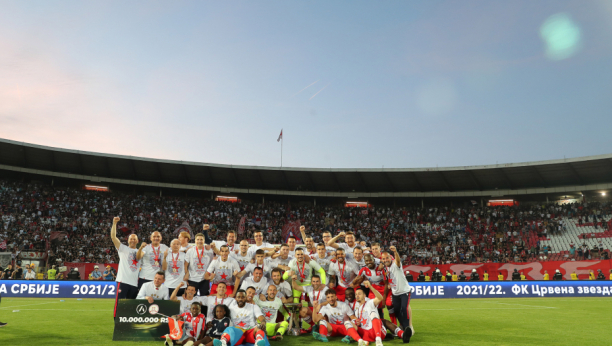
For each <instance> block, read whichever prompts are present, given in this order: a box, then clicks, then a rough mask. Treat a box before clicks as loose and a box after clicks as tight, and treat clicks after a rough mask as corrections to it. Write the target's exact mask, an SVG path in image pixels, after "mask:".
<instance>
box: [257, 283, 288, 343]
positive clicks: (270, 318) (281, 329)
mask: <svg viewBox="0 0 612 346" xmlns="http://www.w3.org/2000/svg"><path fill="white" fill-rule="evenodd" d="M266 293H267V296H264V295H263V294H260V295H259V296H255V297H254V298H253V301H254V302H255V303H256V304H257V306H259V308H260V309H261V312H262V313H263V315H264V318H265V319H266V334H267V335H268V336H270V337H271V338H270V340H274V341H281V340H283V335H284V334H285V332H286V331H287V327H289V323H287V321H286V319H287V318H288V317H289V313H288V312H287V310H285V308H284V307H283V301H282V300H281V299H280V298H278V297H277V296H276V286H272V285H270V286H268V290H267V292H266ZM279 311H280V313H281V314H283V316H284V320H283V321H282V322H279V323H276V317H277V315H278V312H279Z"/></svg>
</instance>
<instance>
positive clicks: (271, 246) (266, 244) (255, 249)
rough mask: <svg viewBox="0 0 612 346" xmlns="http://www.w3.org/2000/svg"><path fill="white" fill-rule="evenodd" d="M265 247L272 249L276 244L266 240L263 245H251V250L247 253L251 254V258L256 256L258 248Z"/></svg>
mask: <svg viewBox="0 0 612 346" xmlns="http://www.w3.org/2000/svg"><path fill="white" fill-rule="evenodd" d="M264 248H270V249H272V248H274V245H272V244H270V243H268V242H265V241H264V242H263V243H261V245H253V246H251V247H249V250H248V251H247V254H248V255H249V256H251V258H255V252H256V251H257V250H259V249H264ZM264 251H265V250H264Z"/></svg>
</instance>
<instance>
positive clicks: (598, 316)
mask: <svg viewBox="0 0 612 346" xmlns="http://www.w3.org/2000/svg"><path fill="white" fill-rule="evenodd" d="M113 303H114V302H113V300H110V299H84V300H79V301H78V300H76V299H65V301H63V302H60V299H55V298H52V299H51V298H50V299H43V298H4V299H2V305H1V306H0V321H2V322H8V326H6V327H4V328H0V344H2V345H44V346H51V345H115V346H120V345H128V344H134V342H113V341H112V336H113V317H112V314H113ZM411 305H412V309H413V315H414V316H413V317H414V328H415V332H416V334H415V336H414V337H413V338H412V340H411V342H410V344H413V345H441V344H451V345H469V346H477V345H572V346H575V345H610V344H612V341H611V340H610V338H611V336H612V332H610V321H612V319H611V318H610V312H611V311H612V298H542V299H538V298H507V299H414V300H412V301H411ZM13 310H19V311H18V312H13ZM139 344H141V345H160V344H161V340H160V341H159V342H148V343H139ZM275 344H278V345H281V344H282V345H288V346H294V345H300V346H308V345H314V344H320V342H318V341H315V340H314V339H313V338H312V337H311V336H300V337H292V336H287V337H285V340H283V341H282V342H279V343H274V342H273V343H272V345H273V346H274V345H275ZM401 344H402V341H401V340H399V339H396V340H393V341H388V342H385V345H401ZM329 345H330V346H332V345H344V344H343V343H341V342H340V339H339V338H332V339H331V340H330V342H329ZM353 345H356V343H353Z"/></svg>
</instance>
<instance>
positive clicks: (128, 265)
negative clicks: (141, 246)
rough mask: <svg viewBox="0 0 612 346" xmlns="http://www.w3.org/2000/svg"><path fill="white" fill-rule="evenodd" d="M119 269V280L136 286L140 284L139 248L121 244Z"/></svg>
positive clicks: (118, 250)
mask: <svg viewBox="0 0 612 346" xmlns="http://www.w3.org/2000/svg"><path fill="white" fill-rule="evenodd" d="M117 252H118V253H119V270H118V271H117V280H116V281H117V282H122V283H124V284H127V285H132V286H134V287H137V286H138V269H139V268H140V262H141V261H138V260H136V253H137V252H138V249H131V248H130V247H129V246H126V245H124V244H121V245H119V249H117Z"/></svg>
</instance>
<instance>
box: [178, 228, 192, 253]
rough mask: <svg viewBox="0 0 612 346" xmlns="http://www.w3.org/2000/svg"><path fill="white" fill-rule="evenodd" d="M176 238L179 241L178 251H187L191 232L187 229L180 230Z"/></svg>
mask: <svg viewBox="0 0 612 346" xmlns="http://www.w3.org/2000/svg"><path fill="white" fill-rule="evenodd" d="M178 240H179V242H180V243H181V248H180V251H181V252H187V250H189V248H190V247H191V245H189V241H190V240H191V234H189V232H187V231H182V232H181V233H179V236H178Z"/></svg>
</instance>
